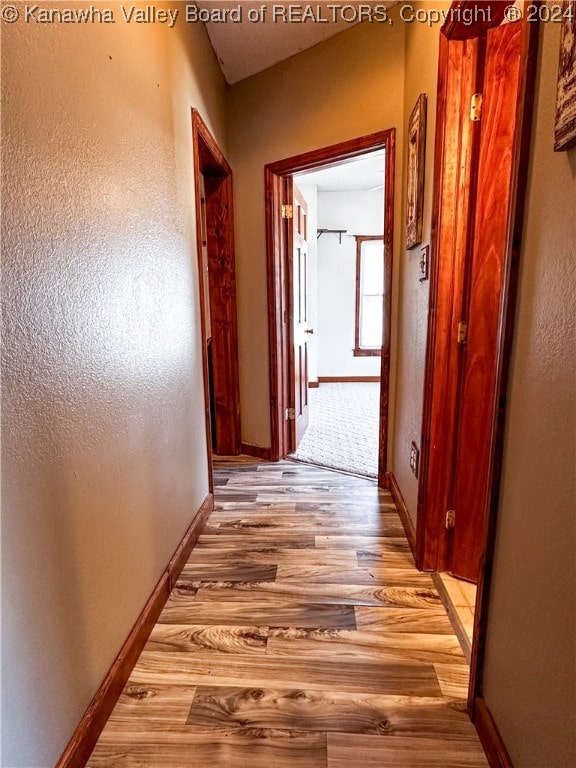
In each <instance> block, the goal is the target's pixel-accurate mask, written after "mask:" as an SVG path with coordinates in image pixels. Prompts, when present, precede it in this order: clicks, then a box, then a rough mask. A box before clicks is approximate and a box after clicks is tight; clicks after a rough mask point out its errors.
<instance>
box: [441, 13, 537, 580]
mask: <svg viewBox="0 0 576 768" xmlns="http://www.w3.org/2000/svg"><path fill="white" fill-rule="evenodd" d="M525 35H526V29H525V25H524V24H523V23H521V22H518V23H513V24H504V25H503V26H500V27H496V28H495V29H491V30H490V31H489V32H488V36H487V46H486V58H485V74H484V86H483V94H482V117H481V129H480V148H479V159H478V174H477V179H478V182H477V188H476V204H475V206H474V207H473V208H472V209H471V216H472V220H473V226H474V236H473V244H472V248H471V256H472V258H471V260H470V262H469V263H470V272H469V275H468V285H469V301H468V312H467V318H466V319H467V320H468V336H467V341H466V345H465V347H464V354H463V362H462V365H463V369H462V378H461V382H462V383H461V397H460V407H459V418H458V430H457V455H456V467H455V479H454V510H455V513H456V517H455V525H454V529H453V536H452V542H451V551H450V554H449V558H450V560H449V562H450V571H451V573H452V574H453V575H454V576H458V577H461V578H464V579H467V580H469V581H474V582H476V581H477V580H478V576H479V569H480V558H481V555H482V542H483V531H484V526H485V523H486V511H485V510H486V509H487V503H488V498H487V496H488V487H489V471H488V467H489V465H490V450H491V449H490V446H491V444H492V439H491V430H492V424H493V416H494V409H497V408H498V403H495V402H494V394H493V393H494V391H495V382H496V371H497V350H498V335H499V324H500V315H501V307H502V306H503V301H504V299H505V296H504V286H505V285H506V282H507V280H506V274H505V270H506V263H507V253H508V248H509V240H510V221H509V219H510V216H509V211H510V210H513V206H514V199H513V195H514V192H513V190H514V189H515V169H516V163H515V156H516V153H517V144H518V141H517V136H518V133H517V132H518V125H519V123H521V121H522V114H521V107H518V104H520V105H522V104H523V101H524V100H523V98H519V94H521V95H523V93H521V92H522V89H523V88H524V67H525V57H524V40H525Z"/></svg>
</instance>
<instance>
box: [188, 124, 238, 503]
mask: <svg viewBox="0 0 576 768" xmlns="http://www.w3.org/2000/svg"><path fill="white" fill-rule="evenodd" d="M192 144H193V158H194V197H195V212H196V248H197V256H198V275H199V293H200V326H201V335H202V373H203V379H204V404H205V418H206V444H207V445H206V448H207V456H208V473H209V484H210V491H211V492H212V491H213V477H212V439H211V424H210V386H209V378H208V351H207V339H206V309H207V307H206V300H207V297H206V296H205V291H204V280H203V269H204V265H203V258H202V210H201V184H200V176H201V175H204V176H205V178H208V179H210V180H212V181H215V183H214V184H213V185H212V184H211V185H210V186H211V187H213V189H211V191H210V192H209V193H208V191H206V206H207V208H208V204H209V202H210V205H211V206H212V207H213V208H214V214H215V216H216V217H217V222H216V226H210V225H209V226H208V232H207V234H206V237H207V239H208V241H209V242H208V264H209V270H212V269H213V270H217V271H218V286H217V290H213V289H214V288H215V286H212V287H211V288H209V297H208V301H209V303H210V306H211V310H212V313H213V316H212V323H211V326H212V353H213V360H214V361H215V362H216V366H215V367H214V389H215V401H216V414H215V417H216V423H217V427H216V433H217V448H219V449H220V451H221V452H222V453H225V454H228V455H237V454H239V453H240V450H241V449H240V384H239V370H238V328H237V320H236V316H237V313H236V273H235V265H234V210H233V198H232V169H231V167H230V165H229V164H228V162H227V160H226V158H225V157H224V154H223V153H222V151H221V150H220V148H219V146H218V144H217V143H216V140H215V139H214V137H213V136H212V134H211V133H210V131H209V129H208V127H207V125H206V123H205V122H204V120H203V119H202V117H201V115H200V113H199V112H198V110H196V109H193V110H192ZM216 182H217V183H216ZM209 196H210V198H211V200H210V201H209V200H208V197H209ZM211 243H212V247H211ZM212 248H213V251H212ZM215 315H216V316H215ZM220 445H222V448H220Z"/></svg>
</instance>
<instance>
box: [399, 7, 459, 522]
mask: <svg viewBox="0 0 576 768" xmlns="http://www.w3.org/2000/svg"><path fill="white" fill-rule="evenodd" d="M413 5H414V8H418V7H424V6H425V5H426V3H422V2H421V3H414V4H413ZM449 5H450V3H449V2H448V1H446V2H435V3H434V8H447V7H449ZM438 44H439V27H438V26H435V27H429V26H427V25H425V24H407V25H406V57H405V62H406V74H405V84H404V125H408V120H409V118H410V114H411V112H412V110H413V109H414V105H415V104H416V100H417V99H418V96H419V95H420V94H421V93H425V94H427V96H428V111H427V130H426V165H425V176H424V223H423V229H422V246H424V245H429V244H430V228H431V218H432V187H433V181H434V178H433V175H434V139H435V133H436V131H435V128H436V83H437V77H438ZM402 177H403V178H404V179H406V162H404V165H403V167H402ZM403 190H404V192H405V190H406V184H404V186H403ZM405 217H406V195H405V194H403V198H402V222H404V221H405ZM402 235H404V233H403V232H402ZM420 248H421V246H416V247H415V248H413V249H411V250H410V251H407V250H405V248H404V238H403V239H402V249H401V251H400V254H401V255H400V258H399V259H398V261H397V269H398V276H399V297H398V351H397V374H396V407H395V410H394V417H395V422H394V454H393V457H394V458H393V471H394V475H395V477H396V480H397V482H398V485H399V487H400V490H401V491H402V495H403V497H404V501H405V502H406V506H407V507H408V511H409V513H410V515H411V517H412V519H413V521H414V523H416V505H417V501H418V480H417V479H416V477H415V476H414V475H413V474H412V472H411V470H410V463H409V459H410V445H411V443H412V440H414V441H415V443H416V445H418V446H419V447H420V448H421V447H422V446H421V432H422V402H423V397H424V367H425V360H426V335H427V329H428V299H429V293H430V283H429V282H428V281H425V282H422V283H421V282H420V281H419V278H420Z"/></svg>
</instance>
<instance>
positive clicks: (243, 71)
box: [196, 0, 394, 84]
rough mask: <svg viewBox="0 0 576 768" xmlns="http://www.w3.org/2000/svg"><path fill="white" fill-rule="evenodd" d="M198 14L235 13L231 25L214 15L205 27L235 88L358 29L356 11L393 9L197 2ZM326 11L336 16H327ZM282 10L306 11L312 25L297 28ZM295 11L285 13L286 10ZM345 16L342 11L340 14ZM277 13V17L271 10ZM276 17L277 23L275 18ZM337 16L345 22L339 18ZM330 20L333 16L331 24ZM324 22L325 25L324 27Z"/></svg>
mask: <svg viewBox="0 0 576 768" xmlns="http://www.w3.org/2000/svg"><path fill="white" fill-rule="evenodd" d="M196 4H197V5H198V7H199V8H200V9H201V11H202V12H204V13H206V12H208V11H209V12H211V13H212V14H217V13H218V12H220V13H221V12H222V11H223V10H226V9H228V10H230V9H236V8H240V11H241V21H240V22H238V23H235V22H233V21H231V20H227V21H218V20H217V17H215V15H212V16H211V19H212V20H211V21H207V22H206V29H207V30H208V35H209V36H210V41H211V43H212V47H213V48H214V51H215V52H216V56H217V57H218V61H219V62H220V66H221V68H222V72H223V73H224V77H225V78H226V80H227V82H228V83H231V84H232V83H237V82H239V81H240V80H244V78H246V77H250V75H254V74H256V72H261V71H262V70H264V69H267V68H268V67H271V66H272V65H273V64H277V63H278V62H279V61H283V60H284V59H288V58H289V57H290V56H293V55H294V54H296V53H300V51H304V50H306V48H311V47H312V46H313V45H317V44H318V43H320V42H322V40H326V39H328V38H329V37H333V36H334V35H337V34H338V33H339V32H344V31H345V30H347V29H349V28H350V27H351V26H354V24H355V23H358V21H357V19H358V12H357V11H356V10H352V7H353V8H354V9H357V8H358V7H359V6H361V5H363V6H366V5H371V6H375V5H386V6H390V5H394V3H393V2H390V1H389V0H388V1H386V0H384V2H382V0H380V2H378V0H363V2H349V0H346V3H342V4H338V3H335V2H333V0H331V1H330V2H327V0H321V2H316V3H315V4H307V3H300V2H292V0H283V2H280V1H279V0H276V1H275V2H268V1H267V2H262V0H234V1H230V0H197V3H196ZM262 6H266V13H265V17H264V21H259V20H257V21H254V22H251V21H250V20H249V13H250V11H252V13H253V14H255V13H256V11H257V10H259V9H261V8H262ZM330 6H332V7H333V8H335V9H338V10H334V11H332V10H330ZM279 8H283V9H285V10H286V13H287V14H288V13H289V12H292V13H301V14H302V13H304V12H305V9H308V8H310V9H312V12H313V13H314V19H308V20H302V21H301V22H296V21H289V20H288V16H286V20H284V18H283V16H282V13H281V12H280V11H279V10H278V9H279ZM291 8H292V9H295V10H292V11H290V9H291ZM344 8H346V9H347V10H345V11H342V10H341V9H344ZM274 9H276V11H275V10H274ZM274 13H276V18H274ZM342 13H344V14H345V17H346V19H349V21H347V20H345V19H343V18H342V15H341V14H342ZM333 14H335V15H336V16H337V18H336V20H334V19H333ZM324 20H325V21H324Z"/></svg>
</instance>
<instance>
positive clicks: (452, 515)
mask: <svg viewBox="0 0 576 768" xmlns="http://www.w3.org/2000/svg"><path fill="white" fill-rule="evenodd" d="M455 525H456V510H455V509H449V510H448V512H446V528H448V529H450V528H454V526H455Z"/></svg>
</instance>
